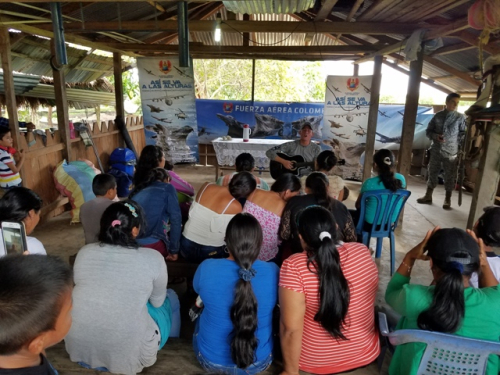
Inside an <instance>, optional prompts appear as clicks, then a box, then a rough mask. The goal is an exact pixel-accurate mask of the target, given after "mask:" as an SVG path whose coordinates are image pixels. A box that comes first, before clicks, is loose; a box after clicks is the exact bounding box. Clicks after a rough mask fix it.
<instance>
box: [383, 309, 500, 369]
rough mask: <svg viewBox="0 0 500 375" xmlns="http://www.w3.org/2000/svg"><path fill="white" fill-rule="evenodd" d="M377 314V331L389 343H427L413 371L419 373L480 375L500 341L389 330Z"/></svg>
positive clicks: (496, 352)
mask: <svg viewBox="0 0 500 375" xmlns="http://www.w3.org/2000/svg"><path fill="white" fill-rule="evenodd" d="M378 317H379V330H380V333H381V334H382V336H387V337H388V338H389V341H390V343H391V344H392V345H401V344H406V343H409V342H421V343H425V344H427V347H426V349H425V352H424V354H423V356H422V360H421V361H420V366H419V368H418V371H417V373H418V374H419V375H420V374H436V375H448V374H455V375H457V374H460V375H462V374H465V375H469V374H470V375H484V374H486V366H487V363H488V356H489V355H490V354H496V355H500V342H496V341H488V340H479V339H471V338H467V337H461V336H456V335H451V334H446V333H438V332H429V331H423V330H418V329H402V330H398V331H395V332H389V329H388V326H387V318H386V316H385V314H384V313H381V312H379V313H378Z"/></svg>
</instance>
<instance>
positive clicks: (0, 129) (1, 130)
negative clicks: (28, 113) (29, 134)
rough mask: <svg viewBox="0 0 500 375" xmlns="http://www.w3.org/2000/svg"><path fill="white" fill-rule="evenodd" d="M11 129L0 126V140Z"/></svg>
mask: <svg viewBox="0 0 500 375" xmlns="http://www.w3.org/2000/svg"><path fill="white" fill-rule="evenodd" d="M10 132H11V130H10V128H9V127H8V126H0V141H1V140H2V139H3V137H5V135H6V134H7V133H10Z"/></svg>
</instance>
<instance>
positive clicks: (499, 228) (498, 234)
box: [475, 206, 500, 247]
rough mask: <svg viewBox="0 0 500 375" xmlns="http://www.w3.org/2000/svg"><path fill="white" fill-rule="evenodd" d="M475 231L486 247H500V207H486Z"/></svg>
mask: <svg viewBox="0 0 500 375" xmlns="http://www.w3.org/2000/svg"><path fill="white" fill-rule="evenodd" d="M475 230H476V234H477V237H478V238H481V239H482V240H483V242H484V244H485V245H486V246H491V247H500V207H498V206H490V207H485V208H484V214H483V215H482V216H481V217H480V218H479V220H478V223H477V227H476V229H475Z"/></svg>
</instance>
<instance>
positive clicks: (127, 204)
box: [125, 203, 139, 217]
mask: <svg viewBox="0 0 500 375" xmlns="http://www.w3.org/2000/svg"><path fill="white" fill-rule="evenodd" d="M125 207H127V208H128V210H129V211H130V213H131V214H132V216H133V217H138V216H139V215H137V212H135V211H136V209H135V207H134V206H132V205H131V204H130V203H125Z"/></svg>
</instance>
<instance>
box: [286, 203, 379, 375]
mask: <svg viewBox="0 0 500 375" xmlns="http://www.w3.org/2000/svg"><path fill="white" fill-rule="evenodd" d="M297 221H298V229H299V233H300V236H301V237H300V238H301V242H302V245H303V248H304V251H303V252H301V253H299V254H294V255H292V256H291V257H290V258H288V259H287V260H285V262H284V263H283V266H282V267H281V272H280V283H279V286H280V288H279V302H280V310H281V330H280V338H281V350H282V352H283V366H284V369H283V374H298V373H299V370H301V371H306V372H308V373H313V374H332V373H340V372H345V371H349V370H352V369H355V368H358V367H363V366H366V365H368V364H369V363H371V362H373V361H374V360H375V359H376V358H377V356H378V355H379V352H380V346H379V337H378V332H377V329H376V328H375V314H374V307H375V297H376V294H377V288H378V270H377V267H376V266H375V263H374V262H373V260H372V259H371V256H370V253H369V251H368V249H367V247H366V246H365V245H363V244H360V243H341V242H340V240H339V238H338V237H337V228H336V227H337V223H336V222H335V219H334V217H333V215H332V214H331V212H329V211H328V210H326V209H325V208H323V207H318V206H312V207H309V208H306V209H305V210H303V211H302V213H301V214H300V215H299V216H298V218H297Z"/></svg>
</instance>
